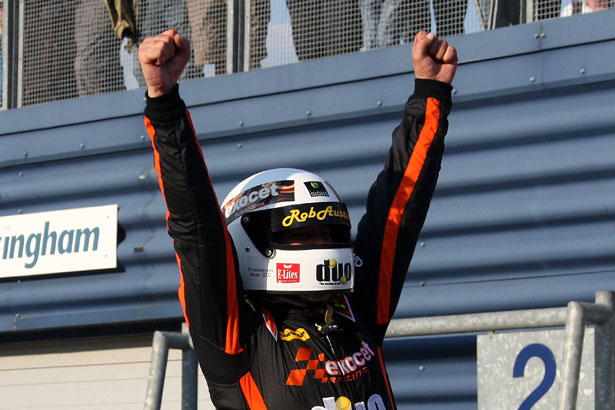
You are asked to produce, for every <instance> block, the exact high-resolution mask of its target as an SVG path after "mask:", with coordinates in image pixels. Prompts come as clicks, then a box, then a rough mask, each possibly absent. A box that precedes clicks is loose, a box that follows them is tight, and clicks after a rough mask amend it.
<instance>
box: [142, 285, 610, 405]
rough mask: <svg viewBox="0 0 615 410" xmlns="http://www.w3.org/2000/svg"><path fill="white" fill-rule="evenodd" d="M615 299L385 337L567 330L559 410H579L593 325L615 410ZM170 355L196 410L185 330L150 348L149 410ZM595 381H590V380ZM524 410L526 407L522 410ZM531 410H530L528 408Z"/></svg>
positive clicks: (422, 326) (427, 321)
mask: <svg viewBox="0 0 615 410" xmlns="http://www.w3.org/2000/svg"><path fill="white" fill-rule="evenodd" d="M614 303H615V293H614V292H612V291H598V292H596V300H595V303H584V302H577V301H571V302H569V303H568V306H567V307H565V308H564V307H562V308H545V309H532V310H519V311H504V312H488V313H475V314H464V315H452V316H436V317H422V318H411V319H394V320H393V321H392V322H391V324H390V326H389V329H388V330H387V333H386V337H387V338H392V337H407V336H425V335H444V334H453V333H476V332H491V331H497V330H512V329H536V328H550V327H561V326H565V329H566V350H565V356H564V359H563V360H564V363H563V373H562V385H563V388H562V390H561V396H560V401H559V407H558V409H559V410H575V409H576V403H577V394H578V389H579V379H580V377H581V374H580V369H581V355H582V351H583V338H584V334H585V329H586V326H587V325H589V324H595V325H596V330H597V332H596V333H597V342H596V352H595V358H594V360H595V366H596V371H595V376H596V386H595V390H596V391H595V392H594V395H595V398H596V403H595V404H596V407H595V408H597V409H602V410H613V409H614V408H615V390H614V387H613V386H614V381H615V350H614V343H615V318H614V313H615V304H614ZM169 349H181V350H182V351H183V356H182V369H183V371H182V400H181V403H182V407H181V408H182V410H194V409H196V408H197V404H196V401H197V397H196V381H195V380H196V377H198V376H197V373H198V372H197V362H196V360H197V359H196V355H195V354H194V352H193V350H192V349H193V346H192V341H191V339H190V335H189V334H188V333H187V330H186V329H185V328H184V331H183V332H182V333H170V332H156V333H155V334H154V340H153V343H152V360H151V365H150V371H149V376H148V384H147V391H146V397H145V406H144V409H145V410H159V409H160V406H161V401H162V390H163V388H164V379H165V370H166V364H167V356H168V352H169ZM590 377H591V376H590ZM520 408H525V407H523V406H522V407H520ZM528 408H529V407H528Z"/></svg>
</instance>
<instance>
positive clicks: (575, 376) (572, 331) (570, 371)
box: [560, 302, 585, 410]
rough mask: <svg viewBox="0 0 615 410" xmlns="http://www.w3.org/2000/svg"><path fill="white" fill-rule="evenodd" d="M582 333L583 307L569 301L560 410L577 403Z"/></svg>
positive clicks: (583, 325)
mask: <svg viewBox="0 0 615 410" xmlns="http://www.w3.org/2000/svg"><path fill="white" fill-rule="evenodd" d="M584 333H585V309H583V306H581V303H579V302H570V303H568V320H567V321H566V357H565V358H564V375H563V386H562V399H561V402H560V409H561V410H574V409H575V408H576V405H577V392H578V390H579V374H580V372H581V352H582V351H583V335H584Z"/></svg>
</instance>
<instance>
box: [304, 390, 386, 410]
mask: <svg viewBox="0 0 615 410" xmlns="http://www.w3.org/2000/svg"><path fill="white" fill-rule="evenodd" d="M322 402H323V404H324V405H325V406H324V407H323V406H314V407H312V410H353V409H354V410H386V406H385V405H384V400H382V397H381V396H380V395H379V394H378V393H374V394H372V395H371V396H369V399H367V404H365V402H364V401H360V402H357V403H354V406H353V403H352V402H351V401H350V399H349V398H348V397H345V396H340V397H338V398H337V400H336V399H335V397H325V398H324V399H322Z"/></svg>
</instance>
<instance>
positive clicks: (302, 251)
mask: <svg viewBox="0 0 615 410" xmlns="http://www.w3.org/2000/svg"><path fill="white" fill-rule="evenodd" d="M222 203H223V205H222V213H223V215H224V218H225V219H226V223H227V226H228V230H229V233H230V235H231V237H232V238H233V242H234V243H235V247H236V249H237V256H238V260H239V272H240V274H241V277H242V280H243V286H244V289H246V290H250V291H264V292H267V293H280V294H315V293H340V292H347V291H350V290H352V287H353V283H354V264H353V260H352V243H351V240H350V218H349V216H348V211H347V209H346V205H345V204H344V203H343V202H341V201H340V198H339V196H338V195H337V192H336V191H335V190H334V189H333V187H332V186H331V184H329V183H328V182H327V181H325V180H324V179H323V178H321V177H319V176H318V175H316V174H313V173H311V172H307V171H303V170H300V169H292V168H278V169H272V170H269V171H263V172H260V173H258V174H255V175H252V176H251V177H249V178H247V179H245V180H244V181H242V182H240V183H239V184H238V185H237V186H235V188H233V189H232V190H231V192H230V193H229V194H228V195H227V197H226V198H225V199H224V201H223V202H222ZM322 226H326V227H327V232H328V239H327V240H326V241H325V243H323V242H318V243H316V244H313V243H311V242H310V241H309V240H308V241H306V242H304V243H299V244H292V243H291V244H289V243H287V242H285V241H284V240H282V239H281V237H282V236H284V235H285V234H288V233H289V232H291V231H293V230H295V229H300V228H307V227H322ZM294 232H301V231H294ZM291 233H292V232H291Z"/></svg>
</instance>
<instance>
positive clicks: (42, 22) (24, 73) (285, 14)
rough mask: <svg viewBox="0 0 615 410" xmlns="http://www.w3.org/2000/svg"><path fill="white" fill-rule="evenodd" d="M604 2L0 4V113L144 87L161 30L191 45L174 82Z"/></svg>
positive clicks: (78, 0) (79, 0) (52, 0)
mask: <svg viewBox="0 0 615 410" xmlns="http://www.w3.org/2000/svg"><path fill="white" fill-rule="evenodd" d="M609 1H610V2H613V0H583V1H577V0H516V1H508V0H0V13H1V12H2V10H3V9H4V11H5V12H4V18H2V19H0V21H1V22H3V23H4V24H3V25H2V30H0V33H2V42H1V44H2V65H0V67H1V68H2V69H1V70H0V78H2V81H1V82H0V84H1V85H2V96H3V98H2V104H3V105H2V108H14V107H20V106H25V105H32V104H40V103H45V102H50V101H57V100H63V99H69V98H76V97H83V96H87V95H93V94H101V93H108V92H115V91H122V90H125V89H135V88H140V87H144V86H145V83H144V80H143V76H142V74H141V70H140V67H139V63H138V59H137V49H138V44H139V43H140V41H142V39H143V38H145V37H147V36H152V35H156V34H158V33H160V32H161V31H164V30H166V29H169V28H176V29H177V30H178V31H179V32H180V33H181V34H182V35H184V36H186V37H188V38H190V39H191V41H192V58H191V60H190V62H189V63H188V66H187V68H186V70H185V72H184V74H183V77H182V80H186V79H194V78H200V77H210V76H216V75H223V74H228V73H233V72H238V71H247V70H254V69H259V68H266V67H272V66H276V65H282V64H290V63H294V62H297V61H303V60H309V59H315V58H323V57H328V56H333V55H338V54H345V53H355V52H361V51H366V50H370V49H374V48H380V47H390V46H395V45H400V44H405V43H409V42H411V41H412V39H413V35H414V33H416V32H418V31H420V30H425V31H433V32H435V33H437V34H438V35H439V36H441V37H446V36H454V35H460V34H464V33H473V32H478V31H484V30H490V29H494V28H497V27H502V26H508V25H513V24H521V23H526V22H531V21H537V20H543V19H547V18H555V17H559V16H566V15H572V14H576V13H587V12H591V11H597V10H601V9H605V8H608V7H609V4H608V3H609ZM611 6H612V4H611ZM2 73H4V75H2Z"/></svg>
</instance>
